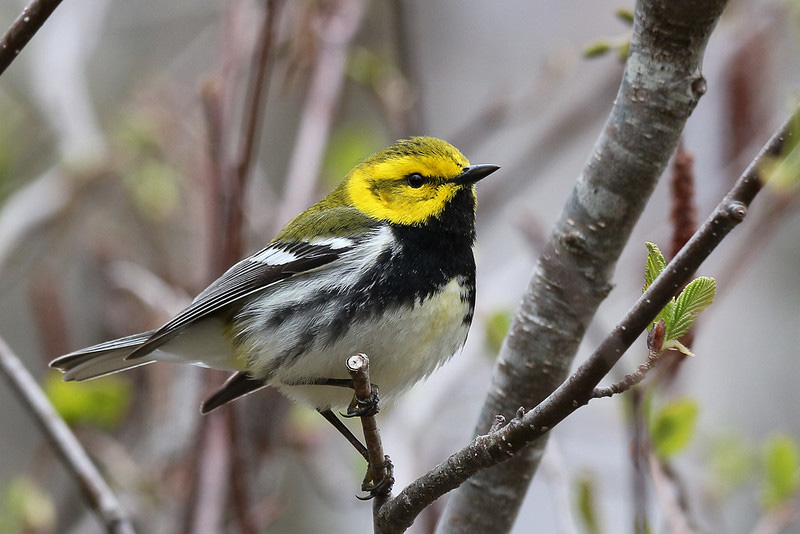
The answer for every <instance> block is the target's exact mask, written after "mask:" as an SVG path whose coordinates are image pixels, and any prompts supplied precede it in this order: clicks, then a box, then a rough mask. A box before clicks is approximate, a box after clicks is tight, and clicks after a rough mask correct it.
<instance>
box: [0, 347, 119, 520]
mask: <svg viewBox="0 0 800 534" xmlns="http://www.w3.org/2000/svg"><path fill="white" fill-rule="evenodd" d="M0 374H2V375H3V376H4V377H5V378H6V381H7V382H8V384H9V385H10V386H11V389H13V390H14V393H15V394H16V395H17V397H18V398H19V399H20V402H22V404H23V405H24V406H25V409H27V410H28V411H29V412H30V413H31V415H33V417H34V419H35V420H36V422H37V423H38V424H39V427H40V428H41V429H42V432H43V433H44V435H45V437H46V438H47V440H48V441H49V442H50V444H51V445H52V446H53V448H54V449H55V450H56V452H57V453H58V455H59V456H60V457H61V460H62V462H63V463H64V466H65V467H66V468H67V471H69V473H70V474H71V475H72V476H73V478H74V479H75V481H76V482H77V483H78V486H79V487H80V488H81V490H82V491H83V494H84V496H85V497H86V500H87V501H88V504H89V506H90V508H91V509H92V510H93V511H94V512H95V513H96V514H97V517H98V518H99V519H100V521H101V522H102V523H103V526H104V527H105V529H106V531H107V532H110V533H112V534H133V526H132V524H131V522H130V519H129V518H128V516H127V514H125V512H124V511H123V510H122V506H121V505H120V503H119V501H118V500H117V497H116V496H115V495H114V492H113V491H111V488H109V487H108V484H106V481H105V480H103V477H102V476H101V475H100V472H99V471H98V470H97V468H96V467H95V466H94V464H93V463H92V461H91V460H90V459H89V455H88V454H86V450H84V448H83V447H82V446H81V444H80V442H78V438H76V437H75V434H73V433H72V430H70V428H69V427H68V426H67V424H66V423H65V422H64V420H63V419H61V417H60V416H59V415H58V413H57V412H56V410H55V408H53V405H52V404H50V401H49V400H48V399H47V396H46V395H45V394H44V391H42V388H40V387H39V384H38V383H37V382H36V380H35V379H34V378H33V376H31V374H30V373H29V372H28V370H27V369H25V366H24V365H22V362H21V361H20V360H19V358H18V357H17V356H16V355H15V354H14V353H13V352H12V351H11V349H10V348H9V346H8V345H7V344H6V342H5V341H4V340H2V339H0Z"/></svg>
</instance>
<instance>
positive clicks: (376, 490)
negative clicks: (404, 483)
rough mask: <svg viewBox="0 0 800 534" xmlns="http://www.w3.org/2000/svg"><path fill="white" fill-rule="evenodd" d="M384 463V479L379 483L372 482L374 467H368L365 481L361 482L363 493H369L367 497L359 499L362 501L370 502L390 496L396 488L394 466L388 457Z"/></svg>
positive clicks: (385, 457)
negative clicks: (376, 498)
mask: <svg viewBox="0 0 800 534" xmlns="http://www.w3.org/2000/svg"><path fill="white" fill-rule="evenodd" d="M383 458H384V463H383V478H382V479H381V480H379V481H377V482H375V481H374V480H372V467H371V466H369V465H367V474H366V475H364V481H363V482H361V491H364V492H366V493H369V495H367V496H365V497H358V499H360V500H362V501H368V500H370V499H374V498H375V497H381V496H385V495H389V494H390V493H391V492H392V487H393V486H394V465H392V461H391V460H390V459H389V457H388V456H384V457H383Z"/></svg>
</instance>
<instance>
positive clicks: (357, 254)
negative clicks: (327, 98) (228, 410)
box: [50, 137, 498, 417]
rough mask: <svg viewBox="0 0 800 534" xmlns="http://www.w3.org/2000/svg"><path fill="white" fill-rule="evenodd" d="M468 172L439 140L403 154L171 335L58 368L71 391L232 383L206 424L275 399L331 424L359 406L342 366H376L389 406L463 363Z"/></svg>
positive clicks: (332, 200) (361, 177) (228, 280)
mask: <svg viewBox="0 0 800 534" xmlns="http://www.w3.org/2000/svg"><path fill="white" fill-rule="evenodd" d="M497 169H498V167H497V166H496V165H470V164H469V162H468V161H467V159H466V158H465V157H464V156H463V155H462V154H461V152H459V151H458V150H457V149H456V148H455V147H453V146H452V145H450V144H448V143H446V142H445V141H442V140H439V139H435V138H431V137H414V138H411V139H406V140H401V141H398V142H396V143H395V144H393V145H391V146H390V147H388V148H386V149H385V150H383V151H381V152H379V153H377V154H375V155H373V156H371V157H369V158H367V159H366V160H364V161H363V162H361V163H360V164H358V165H357V166H356V167H355V168H354V169H352V170H351V171H350V172H349V173H348V174H347V176H345V178H344V180H342V182H341V183H340V184H339V186H338V187H337V188H336V189H334V191H333V192H331V193H330V194H329V195H328V196H327V197H325V198H324V199H322V200H320V201H319V202H317V203H316V204H314V205H313V206H311V207H310V208H308V209H307V210H306V211H304V212H303V213H301V214H300V215H298V216H297V217H295V218H294V220H292V221H291V222H290V223H289V224H288V225H287V226H286V227H285V228H284V229H283V230H282V231H281V232H280V233H279V234H278V235H277V237H275V239H273V240H272V241H271V242H270V243H269V244H268V245H267V247H266V248H264V249H263V250H261V251H259V252H257V253H255V254H253V255H252V256H250V257H248V258H246V259H244V260H242V261H240V262H239V263H237V264H236V265H234V266H233V267H231V268H230V269H229V270H228V271H227V272H226V273H225V274H223V275H222V276H221V277H220V278H219V279H218V280H216V281H215V282H213V283H212V284H211V285H210V286H209V287H208V288H207V289H205V290H204V291H203V292H202V293H200V294H199V295H198V296H197V297H196V298H195V299H194V300H193V301H192V303H191V304H190V305H189V306H188V307H187V308H186V309H184V310H183V311H181V312H180V313H178V315H176V316H175V317H174V318H173V319H172V320H171V321H169V322H168V323H166V324H165V325H163V326H162V327H160V328H157V329H155V330H151V331H149V332H143V333H141V334H135V335H132V336H128V337H124V338H121V339H116V340H113V341H108V342H106V343H101V344H99V345H95V346H93V347H89V348H86V349H83V350H79V351H77V352H73V353H71V354H67V355H66V356H62V357H60V358H58V359H56V360H54V361H53V362H52V363H51V364H50V365H51V366H52V367H56V368H58V369H60V370H61V371H63V372H64V373H65V374H64V380H85V379H89V378H94V377H98V376H102V375H106V374H109V373H114V372H117V371H122V370H125V369H130V368H133V367H138V366H140V365H145V364H148V363H152V362H154V361H169V362H182V363H194V364H199V365H204V366H207V367H212V368H217V369H223V370H231V371H235V374H233V375H232V376H231V378H230V379H229V380H228V381H227V382H226V383H225V384H224V385H223V386H222V387H221V388H220V389H219V390H218V391H217V392H216V393H214V394H213V395H212V396H211V397H210V398H209V399H207V400H206V401H205V402H204V403H203V407H202V410H203V412H207V411H209V410H213V409H214V408H216V407H218V406H220V405H222V404H224V403H226V402H229V401H231V400H233V399H235V398H237V397H240V396H242V395H245V394H247V393H250V392H251V391H254V390H256V389H259V388H261V387H264V386H267V385H269V386H273V387H275V388H277V389H278V390H280V391H281V392H283V393H284V394H286V395H287V396H289V397H290V398H292V399H294V400H296V401H299V402H301V403H304V404H308V405H310V406H312V407H314V408H316V409H318V410H319V411H320V412H322V413H323V415H325V414H327V415H326V417H327V416H329V415H332V414H331V411H330V410H331V408H338V407H341V406H347V405H348V403H349V401H350V399H351V398H352V392H348V391H347V389H346V388H343V387H337V386H341V385H345V384H347V383H348V381H349V375H348V373H347V369H346V367H345V360H346V359H347V358H348V357H349V356H351V355H353V354H355V353H359V352H363V353H366V354H367V355H368V356H369V358H370V376H371V381H372V382H373V383H374V384H375V385H377V386H378V387H379V388H380V392H381V394H382V396H383V397H384V398H385V397H386V396H387V395H393V394H396V393H399V392H402V391H404V390H406V389H408V388H409V387H410V386H411V385H413V384H414V383H416V382H417V381H418V380H420V379H422V378H424V377H426V376H427V375H429V374H430V373H431V372H432V371H433V370H434V369H435V368H436V367H437V366H439V365H440V364H441V363H443V362H444V361H446V360H447V359H448V358H449V357H450V356H452V355H453V353H454V352H456V351H457V350H459V349H460V348H461V346H462V345H463V344H464V341H465V340H466V335H467V330H468V329H469V325H470V323H471V321H472V315H473V308H474V302H475V261H474V259H473V254H472V246H473V243H474V240H475V202H476V200H475V190H474V187H473V184H474V183H475V182H477V181H478V180H480V179H481V178H484V177H485V176H487V175H489V174H491V173H492V172H494V171H496V170H497Z"/></svg>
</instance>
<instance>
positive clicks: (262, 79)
mask: <svg viewBox="0 0 800 534" xmlns="http://www.w3.org/2000/svg"><path fill="white" fill-rule="evenodd" d="M281 5H282V4H280V3H278V2H276V1H275V0H267V2H266V4H265V5H264V13H263V16H264V18H263V19H262V22H261V30H260V31H259V34H258V42H257V43H256V46H255V53H254V54H253V60H252V66H251V67H250V81H249V84H248V86H247V96H246V97H245V104H244V111H243V113H242V138H241V147H240V149H239V153H238V158H237V161H236V179H237V180H239V183H240V184H242V185H244V183H245V181H246V180H247V176H248V175H249V174H250V169H251V168H252V166H253V160H254V158H253V149H254V147H255V146H256V145H257V144H258V139H259V133H260V131H261V130H260V128H259V126H260V125H261V121H262V116H263V114H264V104H265V102H266V101H267V94H268V89H269V85H270V83H269V82H270V76H269V75H270V74H271V72H272V71H271V69H268V68H267V66H268V65H269V63H270V59H271V57H272V56H271V55H270V50H271V49H272V43H273V41H274V40H275V33H276V32H275V29H276V27H277V20H278V17H279V7H280V6H281Z"/></svg>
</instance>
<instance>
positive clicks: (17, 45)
mask: <svg viewBox="0 0 800 534" xmlns="http://www.w3.org/2000/svg"><path fill="white" fill-rule="evenodd" d="M60 3H61V0H34V1H33V2H31V3H30V4H28V5H27V6H25V9H23V10H22V13H20V15H19V16H18V17H17V20H15V21H14V22H13V23H12V24H11V26H9V28H8V30H6V33H5V34H3V37H2V38H0V75H1V74H3V72H5V70H6V69H7V68H8V66H9V65H11V62H12V61H14V59H16V57H17V56H18V55H19V53H20V52H21V51H22V49H23V48H24V47H25V45H26V44H28V41H30V40H31V38H32V37H33V36H34V35H35V34H36V32H37V31H39V28H41V27H42V25H43V24H44V22H45V21H46V20H47V19H48V18H49V17H50V15H52V14H53V11H55V9H56V8H57V7H58V5H59V4H60Z"/></svg>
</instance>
